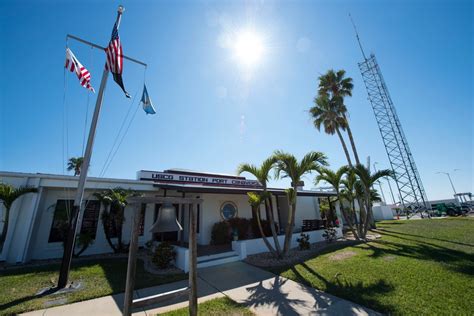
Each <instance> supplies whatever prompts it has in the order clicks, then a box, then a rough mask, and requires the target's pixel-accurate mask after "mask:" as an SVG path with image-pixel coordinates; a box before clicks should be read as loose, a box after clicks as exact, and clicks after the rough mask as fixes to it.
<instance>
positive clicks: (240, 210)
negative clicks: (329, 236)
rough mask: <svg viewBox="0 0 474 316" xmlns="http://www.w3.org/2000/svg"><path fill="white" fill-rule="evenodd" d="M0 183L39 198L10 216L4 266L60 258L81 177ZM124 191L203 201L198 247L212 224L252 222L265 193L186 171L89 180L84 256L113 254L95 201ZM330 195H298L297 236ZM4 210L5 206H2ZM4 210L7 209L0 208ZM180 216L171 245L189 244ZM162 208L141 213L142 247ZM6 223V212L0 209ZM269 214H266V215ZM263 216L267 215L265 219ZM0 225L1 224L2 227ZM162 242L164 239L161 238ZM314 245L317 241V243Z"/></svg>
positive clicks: (128, 213) (276, 200) (6, 177)
mask: <svg viewBox="0 0 474 316" xmlns="http://www.w3.org/2000/svg"><path fill="white" fill-rule="evenodd" d="M0 182H3V183H7V184H12V185H14V186H15V187H18V186H31V187H35V188H37V189H38V193H29V194H27V195H25V196H23V197H21V198H19V199H18V200H17V201H16V202H15V203H14V204H13V206H12V209H11V211H10V220H9V223H10V224H9V229H8V234H7V238H6V242H5V245H4V249H3V251H2V253H1V255H0V261H6V262H8V263H13V264H14V263H24V262H28V261H30V260H38V259H50V258H59V257H61V256H62V253H63V245H62V239H61V236H60V234H58V223H59V222H60V220H61V216H62V217H64V214H65V213H64V212H65V211H67V210H68V207H67V206H68V205H69V204H68V203H71V205H72V201H73V199H74V195H75V191H76V188H77V184H78V177H74V176H64V175H51V174H41V173H36V174H34V173H18V172H0ZM116 187H121V188H124V189H131V190H134V191H137V192H139V193H141V194H143V195H145V196H179V197H182V196H185V197H196V198H198V197H199V198H202V199H203V200H204V202H203V204H202V209H200V210H198V245H208V244H209V243H210V241H211V229H212V226H213V225H214V223H216V222H219V221H221V220H223V219H225V218H231V217H236V216H237V217H241V218H251V217H252V211H251V207H250V205H249V203H248V197H247V192H251V191H254V192H258V191H261V190H262V188H261V186H260V184H259V183H258V182H257V181H255V180H248V179H246V178H244V177H238V176H231V175H223V174H211V173H199V172H191V171H183V170H177V169H172V170H165V171H164V172H154V171H139V172H138V173H137V179H136V180H131V179H105V178H88V179H87V184H86V189H85V195H84V203H85V206H86V207H85V211H84V213H83V216H82V218H80V219H79V225H80V227H79V228H78V229H80V231H81V232H89V233H90V234H92V236H93V238H94V242H93V244H92V245H90V246H89V247H88V248H87V249H86V251H85V252H84V254H83V255H92V254H102V253H110V252H112V249H111V247H110V246H109V244H108V243H107V240H106V238H105V233H104V230H103V226H102V222H101V220H100V218H101V213H102V212H103V206H102V205H101V204H100V203H99V202H98V201H97V199H96V198H95V197H94V196H93V193H95V192H101V191H103V190H106V189H113V188H116ZM268 190H269V191H270V192H271V193H272V194H273V205H274V206H276V207H275V214H276V218H275V220H276V222H277V223H278V226H279V228H280V230H283V229H284V228H285V225H286V222H287V218H288V201H287V197H286V195H285V191H284V190H283V189H271V188H270V189H268ZM333 195H334V193H332V192H322V191H305V190H299V191H298V202H297V211H296V221H295V225H296V226H295V232H298V231H301V226H302V222H303V220H305V219H320V213H319V199H322V198H328V197H329V196H333ZM0 205H1V204H0ZM1 207H3V206H1ZM176 209H177V217H178V220H179V221H180V223H181V224H182V227H183V228H184V230H183V231H182V232H176V233H165V234H166V235H165V236H164V237H165V238H166V239H167V240H170V241H176V242H179V241H180V240H187V232H188V222H187V219H188V217H187V213H186V212H184V211H183V210H182V209H181V207H179V205H176ZM158 211H159V205H151V204H149V205H146V208H144V209H143V212H144V216H143V225H142V234H141V236H140V238H139V243H140V245H144V244H145V243H146V242H147V241H149V240H154V239H157V238H158V237H157V236H153V234H152V233H150V232H149V229H150V227H151V226H152V224H153V223H154V222H155V220H156V218H157V214H158ZM0 212H1V213H2V214H1V217H0V218H3V209H0ZM264 213H265V212H263V211H262V214H264ZM263 216H264V215H263ZM131 218H132V209H131V208H129V207H127V208H126V209H125V223H124V227H123V240H124V242H125V243H128V240H129V238H130V231H131V222H132V220H131ZM0 225H1V224H0ZM160 238H161V236H160ZM313 242H314V241H313Z"/></svg>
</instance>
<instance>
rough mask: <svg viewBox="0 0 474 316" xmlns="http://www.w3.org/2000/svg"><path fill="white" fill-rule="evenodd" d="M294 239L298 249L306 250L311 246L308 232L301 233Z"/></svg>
mask: <svg viewBox="0 0 474 316" xmlns="http://www.w3.org/2000/svg"><path fill="white" fill-rule="evenodd" d="M296 241H297V242H298V248H299V249H300V250H308V249H309V248H310V246H311V244H310V243H309V235H308V234H304V233H301V234H300V238H298V239H296Z"/></svg>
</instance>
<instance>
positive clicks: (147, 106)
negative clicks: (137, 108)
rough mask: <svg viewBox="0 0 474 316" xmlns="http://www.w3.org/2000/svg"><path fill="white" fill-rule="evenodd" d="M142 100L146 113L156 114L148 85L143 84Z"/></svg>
mask: <svg viewBox="0 0 474 316" xmlns="http://www.w3.org/2000/svg"><path fill="white" fill-rule="evenodd" d="M140 102H141V103H142V105H143V110H144V111H145V113H146V114H156V111H155V108H153V104H152V103H151V99H150V96H149V95H148V91H147V90H146V85H143V94H142V99H141V100H140Z"/></svg>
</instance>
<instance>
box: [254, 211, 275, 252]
mask: <svg viewBox="0 0 474 316" xmlns="http://www.w3.org/2000/svg"><path fill="white" fill-rule="evenodd" d="M254 208H255V214H256V217H257V224H258V229H259V230H260V234H261V235H262V239H263V242H264V243H265V245H266V246H267V248H268V250H270V252H271V253H272V254H273V255H274V256H275V257H278V256H279V254H278V253H276V252H275V248H273V247H272V244H270V242H269V241H268V239H267V236H265V232H264V231H263V227H262V221H261V220H260V210H259V209H260V206H258V209H257V207H252V209H254Z"/></svg>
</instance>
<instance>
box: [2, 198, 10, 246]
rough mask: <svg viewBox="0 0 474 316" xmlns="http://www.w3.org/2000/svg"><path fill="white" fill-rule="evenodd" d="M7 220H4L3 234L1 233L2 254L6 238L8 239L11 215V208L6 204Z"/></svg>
mask: <svg viewBox="0 0 474 316" xmlns="http://www.w3.org/2000/svg"><path fill="white" fill-rule="evenodd" d="M4 209H5V221H4V222H3V228H2V234H1V235H0V254H1V253H2V251H3V246H4V245H5V240H6V239H7V232H8V222H9V220H8V219H9V217H10V209H9V208H7V207H6V206H5V208H4Z"/></svg>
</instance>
